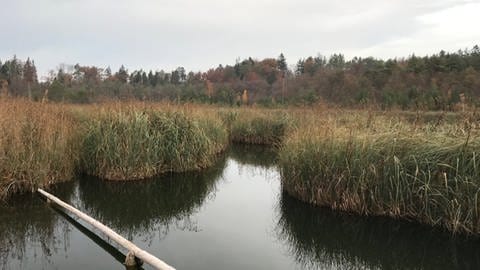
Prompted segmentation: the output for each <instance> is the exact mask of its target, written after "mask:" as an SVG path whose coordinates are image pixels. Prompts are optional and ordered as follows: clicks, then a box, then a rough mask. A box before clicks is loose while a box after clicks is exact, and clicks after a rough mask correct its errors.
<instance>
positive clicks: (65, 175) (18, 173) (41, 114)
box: [0, 99, 78, 199]
mask: <svg viewBox="0 0 480 270" xmlns="http://www.w3.org/2000/svg"><path fill="white" fill-rule="evenodd" d="M76 135H77V130H76V124H75V120H74V119H73V117H72V115H71V113H70V111H69V109H68V108H67V107H66V106H64V105H50V104H41V103H35V102H30V101H26V100H18V99H15V100H13V99H3V100H0V198H2V199H3V198H6V197H7V196H9V195H11V194H13V193H19V192H23V191H31V190H35V189H36V188H37V187H46V186H48V185H50V184H52V183H56V182H59V181H65V180H69V179H70V178H71V177H72V175H73V174H74V170H75V165H76V161H77V156H78V154H77V152H78V144H77V140H76Z"/></svg>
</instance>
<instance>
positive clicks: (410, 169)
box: [279, 112, 480, 234]
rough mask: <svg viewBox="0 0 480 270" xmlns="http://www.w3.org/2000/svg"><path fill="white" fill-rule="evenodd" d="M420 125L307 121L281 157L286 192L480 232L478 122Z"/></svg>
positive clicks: (350, 117)
mask: <svg viewBox="0 0 480 270" xmlns="http://www.w3.org/2000/svg"><path fill="white" fill-rule="evenodd" d="M463 119H464V120H462V121H458V123H456V124H441V123H438V122H435V121H432V122H433V123H428V124H424V125H422V126H418V125H416V124H415V123H412V121H407V120H405V119H403V118H402V117H399V116H398V115H396V114H390V115H385V114H371V113H368V112H360V113H359V114H354V113H352V112H348V113H336V114H335V113H330V114H328V113H327V114H325V115H323V116H321V117H318V116H311V117H310V118H305V119H304V121H305V122H304V123H303V124H302V126H301V127H299V128H298V129H297V130H296V131H295V132H293V133H292V134H290V135H289V136H288V137H287V138H286V140H285V142H284V144H283V146H282V148H281V150H280V153H279V163H280V168H281V175H282V185H283V188H284V189H285V190H286V191H287V192H288V193H289V194H291V195H293V196H294V197H297V198H299V199H301V200H303V201H306V202H309V203H312V204H315V205H319V206H327V207H330V208H333V209H338V210H342V211H348V212H353V213H358V214H361V215H381V216H390V217H394V218H403V219H408V220H415V221H418V222H422V223H426V224H430V225H434V226H441V227H443V228H445V229H447V230H449V231H451V232H454V233H456V232H463V233H472V234H478V233H480V210H479V208H480V203H479V193H480V178H479V172H480V171H479V169H480V168H479V165H478V164H479V162H480V158H479V155H478V153H479V151H480V137H479V136H478V135H479V131H478V128H477V127H476V124H475V120H474V119H475V118H474V117H464V118H463Z"/></svg>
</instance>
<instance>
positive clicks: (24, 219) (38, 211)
mask: <svg viewBox="0 0 480 270" xmlns="http://www.w3.org/2000/svg"><path fill="white" fill-rule="evenodd" d="M51 193H53V194H54V195H56V196H58V197H59V198H60V199H62V200H64V201H67V202H69V203H71V204H72V205H73V206H75V207H77V208H79V209H80V210H82V211H84V212H86V213H87V214H89V215H91V216H92V217H94V218H96V219H98V220H100V221H101V222H103V223H104V224H106V225H107V226H109V227H110V228H112V229H113V230H115V231H116V232H118V233H119V234H121V235H123V236H124V237H126V238H128V239H129V240H131V241H132V242H134V243H135V244H137V245H138V246H139V247H141V248H143V249H145V250H147V251H149V252H150V253H152V254H154V255H156V256H158V257H159V258H160V259H162V260H164V261H165V262H167V263H168V264H170V265H172V266H174V267H175V268H177V269H198V270H201V269H210V270H212V269H213V270H215V269H234V270H235V269H242V270H243V269H480V252H479V251H480V240H479V239H477V238H466V237H458V236H457V237H452V236H451V235H449V234H448V233H445V232H443V231H440V230H437V229H431V228H429V227H427V226H423V225H419V224H414V223H408V222H405V221H398V220H392V219H389V218H380V217H358V216H355V215H349V214H347V213H338V212H333V211H331V210H329V209H324V208H318V207H313V206H310V205H308V204H305V203H302V202H300V201H298V200H296V199H294V198H292V197H290V196H288V195H287V194H285V193H284V192H282V189H281V181H280V173H279V170H278V168H277V167H276V165H275V153H274V152H273V151H272V150H271V149H269V148H265V147H260V146H239V145H233V146H232V147H231V148H230V149H229V150H228V151H227V152H226V154H225V155H223V156H222V157H221V158H220V159H219V161H218V163H217V165H216V166H215V167H213V168H209V169H207V170H205V171H202V172H200V173H198V172H197V173H183V174H167V175H163V176H161V177H158V178H155V179H150V180H144V181H136V182H107V181H102V180H99V179H95V178H91V177H80V178H79V179H76V180H75V181H71V182H68V183H63V184H59V185H57V186H56V187H55V188H53V189H52V190H51ZM85 227H87V228H90V227H89V226H85ZM85 227H84V226H83V225H82V224H81V223H78V222H76V221H75V220H73V219H71V218H69V217H68V216H65V215H62V214H61V213H59V212H57V211H55V210H54V209H53V208H51V207H49V206H48V205H47V204H46V203H44V202H43V201H42V200H40V198H39V197H38V196H36V195H33V196H30V195H28V196H20V197H16V198H14V199H13V200H12V201H10V202H9V203H8V204H3V205H0V267H1V268H2V269H82V270H84V269H125V267H124V266H123V265H122V263H121V262H123V260H124V256H123V254H122V253H120V252H118V250H117V249H116V248H114V244H112V243H109V242H108V241H105V240H107V239H104V238H103V237H98V236H97V235H96V234H92V233H91V232H90V231H89V230H87V229H86V228H85ZM112 245H113V246H112ZM143 267H144V269H150V268H149V267H148V265H144V266H143Z"/></svg>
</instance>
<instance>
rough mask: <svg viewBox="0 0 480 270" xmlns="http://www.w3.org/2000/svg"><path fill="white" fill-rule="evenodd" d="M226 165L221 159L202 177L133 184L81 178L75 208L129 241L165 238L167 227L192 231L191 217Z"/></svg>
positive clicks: (186, 175)
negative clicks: (159, 235) (145, 238)
mask: <svg viewBox="0 0 480 270" xmlns="http://www.w3.org/2000/svg"><path fill="white" fill-rule="evenodd" d="M225 164H226V158H225V157H222V158H221V159H220V160H219V162H218V163H217V164H216V166H214V167H212V168H209V169H207V170H204V171H202V172H201V173H198V172H191V173H181V174H168V175H164V176H161V177H158V178H156V179H148V180H145V181H135V182H120V183H119V182H109V181H102V180H100V179H95V178H88V177H86V178H82V179H81V180H80V181H79V200H78V201H77V202H76V204H77V205H80V208H82V209H84V210H85V211H86V212H88V213H89V214H90V215H92V216H93V217H95V218H97V219H98V220H100V221H102V222H104V223H105V224H106V225H107V226H109V227H111V228H112V229H114V230H115V231H117V232H119V233H120V234H122V235H124V236H126V237H127V238H129V239H133V238H134V237H138V236H144V237H149V236H153V235H154V233H155V232H160V234H161V235H162V236H165V235H166V234H167V233H168V231H169V228H170V226H175V228H177V229H178V228H180V229H184V230H193V231H195V230H196V225H195V222H193V221H192V220H191V219H190V216H191V215H192V214H193V213H194V212H195V211H198V209H199V208H200V206H201V205H202V204H203V203H204V201H205V200H206V199H208V198H209V197H212V196H214V194H215V184H216V180H218V179H219V177H220V176H221V174H222V172H223V170H224V168H225Z"/></svg>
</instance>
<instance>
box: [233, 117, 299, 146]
mask: <svg viewBox="0 0 480 270" xmlns="http://www.w3.org/2000/svg"><path fill="white" fill-rule="evenodd" d="M227 116H229V118H230V119H231V121H232V122H231V124H230V139H231V140H232V142H236V143H244V144H264V145H278V144H279V143H281V141H282V139H283V137H284V136H285V134H287V132H288V130H289V128H290V127H291V125H292V119H291V117H289V114H288V113H286V112H283V111H268V110H263V111H260V110H240V111H239V112H238V115H237V116H236V117H232V116H231V113H230V114H227Z"/></svg>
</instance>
